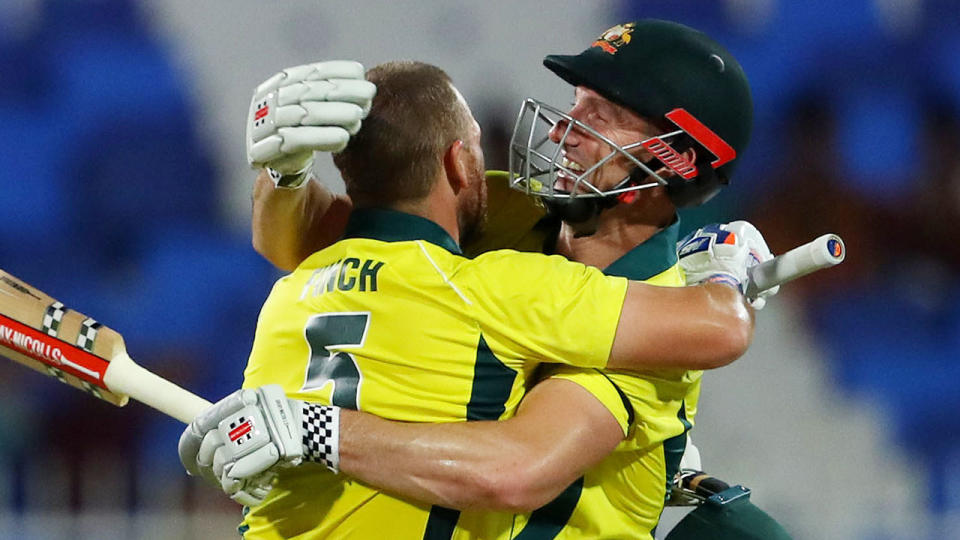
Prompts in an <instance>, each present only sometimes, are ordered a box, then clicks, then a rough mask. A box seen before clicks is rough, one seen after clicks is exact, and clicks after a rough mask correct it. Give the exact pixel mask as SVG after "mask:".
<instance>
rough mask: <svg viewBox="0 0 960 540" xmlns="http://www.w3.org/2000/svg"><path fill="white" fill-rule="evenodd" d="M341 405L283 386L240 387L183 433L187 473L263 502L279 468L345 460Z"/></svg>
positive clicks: (246, 500)
mask: <svg viewBox="0 0 960 540" xmlns="http://www.w3.org/2000/svg"><path fill="white" fill-rule="evenodd" d="M339 437H340V409H339V407H334V406H325V405H320V404H316V403H308V402H304V401H299V400H294V399H288V398H287V397H286V395H285V394H284V393H283V389H282V388H281V387H280V386H278V385H267V386H262V387H260V388H257V389H252V390H250V389H246V390H238V391H236V392H234V393H232V394H230V395H229V396H227V397H225V398H223V399H222V400H220V401H219V402H217V403H216V404H214V405H212V406H211V407H210V408H208V409H207V410H205V411H203V412H202V413H200V414H199V415H198V416H197V417H196V418H194V420H193V422H191V423H190V425H189V426H187V428H186V430H184V432H183V435H181V437H180V444H179V446H178V451H179V453H180V461H181V462H182V463H183V466H184V468H185V469H186V470H187V472H188V473H189V474H191V475H193V476H202V477H204V478H206V479H207V480H209V481H211V482H212V483H214V484H215V485H217V486H219V487H220V488H221V489H222V490H223V491H224V493H226V494H227V495H228V496H230V498H232V499H234V500H235V501H237V502H239V503H241V504H244V505H248V506H252V505H257V504H259V503H261V502H263V499H264V497H266V496H267V494H268V493H269V492H270V489H271V488H272V481H273V478H274V476H275V473H276V471H277V469H278V468H282V467H292V466H295V465H298V464H299V463H300V462H302V461H312V462H317V463H322V464H324V465H326V466H327V467H329V468H330V469H331V470H333V471H334V472H337V470H338V469H337V467H338V465H339V461H340V459H339Z"/></svg>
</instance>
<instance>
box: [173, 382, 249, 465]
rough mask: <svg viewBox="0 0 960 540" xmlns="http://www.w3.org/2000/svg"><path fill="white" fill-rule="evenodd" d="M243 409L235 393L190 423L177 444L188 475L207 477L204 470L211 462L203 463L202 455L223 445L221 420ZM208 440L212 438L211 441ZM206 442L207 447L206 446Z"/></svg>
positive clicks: (204, 411) (237, 394) (206, 460)
mask: <svg viewBox="0 0 960 540" xmlns="http://www.w3.org/2000/svg"><path fill="white" fill-rule="evenodd" d="M243 407H244V404H243V402H242V400H241V399H240V396H239V392H234V393H232V394H230V395H228V396H226V397H225V398H223V399H221V400H220V401H218V402H216V403H214V404H213V405H211V406H210V407H208V408H206V409H204V410H203V411H201V412H200V414H198V415H197V416H196V417H195V418H194V419H193V421H192V422H190V425H188V426H187V427H186V429H184V430H183V433H182V434H181V435H180V441H179V443H178V444H177V452H178V453H179V455H180V462H181V463H182V464H183V467H184V469H186V471H187V474H190V475H191V476H206V474H205V471H204V468H205V467H206V468H209V466H210V463H211V462H210V460H209V459H204V461H203V462H201V455H207V454H210V452H211V451H210V450H208V451H206V452H205V451H204V449H205V448H208V447H210V446H211V445H212V446H214V447H215V446H216V445H217V444H222V442H219V441H220V436H219V434H218V433H217V426H218V425H219V423H220V418H222V417H224V416H228V415H230V414H233V413H234V412H236V411H237V410H240V409H241V408H243ZM211 433H212V434H213V435H211ZM208 438H210V440H209V441H208V440H207V439H208ZM205 442H206V446H205V445H204V443H205Z"/></svg>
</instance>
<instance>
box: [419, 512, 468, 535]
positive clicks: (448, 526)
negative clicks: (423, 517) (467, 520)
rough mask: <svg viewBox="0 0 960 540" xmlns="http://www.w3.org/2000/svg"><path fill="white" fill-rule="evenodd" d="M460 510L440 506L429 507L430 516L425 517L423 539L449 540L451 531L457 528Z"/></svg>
mask: <svg viewBox="0 0 960 540" xmlns="http://www.w3.org/2000/svg"><path fill="white" fill-rule="evenodd" d="M458 519H460V511H459V510H453V509H450V508H444V507H442V506H437V505H433V506H431V507H430V517H429V518H427V528H426V530H424V531H423V540H450V538H453V531H454V529H456V528H457V520H458Z"/></svg>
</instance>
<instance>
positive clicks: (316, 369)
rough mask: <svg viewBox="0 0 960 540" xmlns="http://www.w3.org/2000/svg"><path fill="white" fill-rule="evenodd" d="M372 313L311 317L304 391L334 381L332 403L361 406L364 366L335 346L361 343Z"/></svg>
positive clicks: (348, 406) (307, 336) (350, 406)
mask: <svg viewBox="0 0 960 540" xmlns="http://www.w3.org/2000/svg"><path fill="white" fill-rule="evenodd" d="M369 323H370V313H324V314H320V315H315V316H313V317H311V318H310V320H308V321H307V326H306V330H305V334H306V338H307V343H308V344H309V345H310V360H309V362H308V363H307V376H306V380H305V381H304V383H303V388H302V389H301V390H302V391H308V390H319V389H321V388H323V387H324V386H326V385H327V383H332V384H333V392H332V393H331V396H330V403H331V404H333V405H336V406H337V407H343V408H346V409H354V410H359V409H360V400H359V393H360V383H361V381H362V380H363V377H362V376H361V375H360V367H359V366H358V365H357V359H356V358H354V357H353V355H352V354H350V353H346V352H343V351H334V350H332V349H337V348H340V349H344V348H350V347H361V346H363V342H364V340H365V339H366V337H367V327H368V326H369Z"/></svg>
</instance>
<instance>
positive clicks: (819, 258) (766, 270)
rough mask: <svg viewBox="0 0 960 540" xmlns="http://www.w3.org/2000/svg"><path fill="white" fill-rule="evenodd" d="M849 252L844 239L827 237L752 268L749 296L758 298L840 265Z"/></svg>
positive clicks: (833, 236)
mask: <svg viewBox="0 0 960 540" xmlns="http://www.w3.org/2000/svg"><path fill="white" fill-rule="evenodd" d="M846 253H847V250H846V247H845V246H844V245H843V240H842V239H841V238H840V237H839V236H837V235H835V234H825V235H823V236H821V237H819V238H817V239H816V240H813V241H811V242H808V243H806V244H803V245H801V246H797V247H795V248H793V249H791V250H790V251H788V252H786V253H784V254H782V255H780V256H778V257H774V258H773V259H771V260H769V261H767V262H764V263H761V264H758V265H756V266H754V267H752V268H750V269H749V270H748V271H747V273H748V274H749V276H750V283H749V284H748V285H747V297H748V298H756V296H757V295H758V294H760V293H762V292H763V291H765V290H767V289H772V288H773V287H776V286H777V285H781V284H783V283H786V282H788V281H792V280H794V279H797V278H799V277H802V276H805V275H807V274H809V273H811V272H815V271H817V270H820V269H821V268H827V267H830V266H834V265H836V264H840V263H841V262H843V258H844V257H845V256H846Z"/></svg>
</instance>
